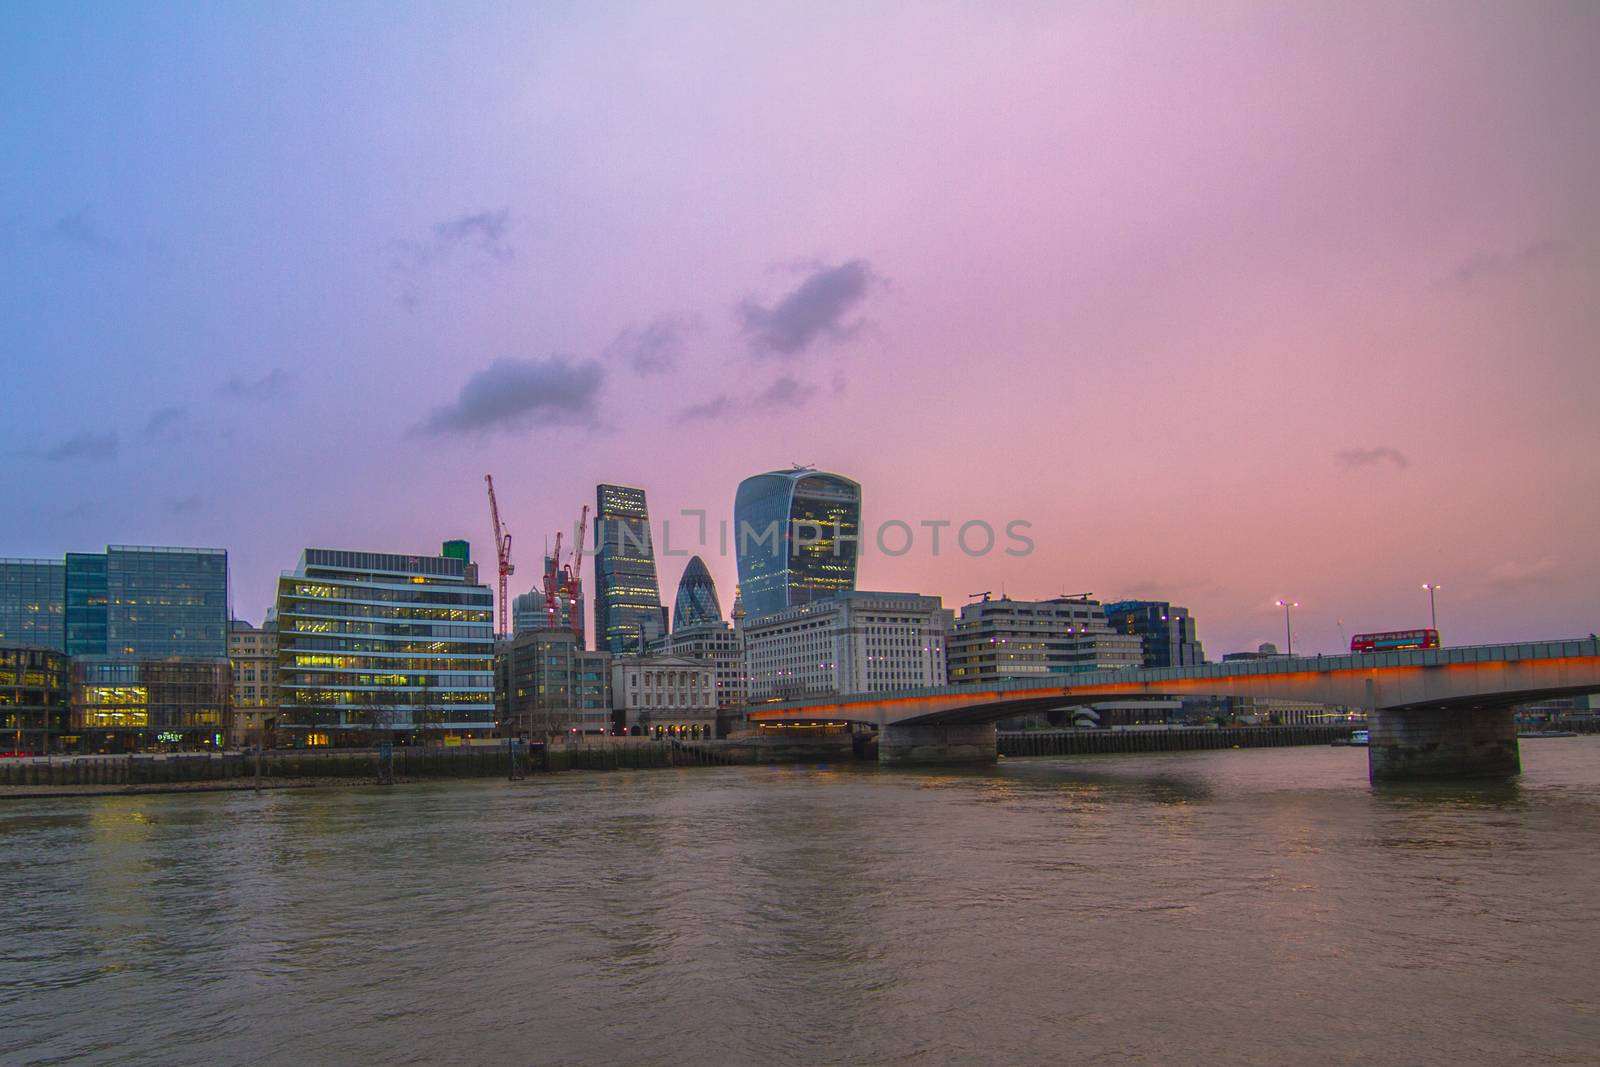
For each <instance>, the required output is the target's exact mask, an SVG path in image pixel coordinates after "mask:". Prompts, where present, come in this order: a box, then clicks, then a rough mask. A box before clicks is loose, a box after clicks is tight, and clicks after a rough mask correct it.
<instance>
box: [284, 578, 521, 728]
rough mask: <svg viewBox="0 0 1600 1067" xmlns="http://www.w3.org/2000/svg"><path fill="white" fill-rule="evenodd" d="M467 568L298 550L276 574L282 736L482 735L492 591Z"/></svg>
mask: <svg viewBox="0 0 1600 1067" xmlns="http://www.w3.org/2000/svg"><path fill="white" fill-rule="evenodd" d="M467 566H468V564H466V563H464V562H463V561H462V560H461V559H459V558H456V557H452V556H442V555H441V556H429V555H415V556H412V555H402V554H399V553H392V552H350V551H340V550H335V549H326V548H308V549H306V550H305V552H303V553H302V554H301V556H300V562H299V565H298V566H297V567H296V568H295V570H294V571H292V572H289V573H286V574H284V575H283V576H282V577H280V578H279V579H278V600H277V617H278V689H279V721H278V729H279V732H280V735H281V734H283V733H285V732H287V733H288V735H289V736H290V737H292V738H293V739H294V740H295V741H296V742H297V743H299V744H306V745H365V744H370V743H372V742H374V741H381V740H386V739H390V738H393V739H394V740H396V741H398V742H399V743H409V744H428V743H438V742H440V741H445V742H448V741H450V740H451V739H457V740H459V739H462V738H470V737H487V736H489V735H491V734H492V733H493V732H494V729H495V707H494V617H493V616H494V594H493V593H492V592H490V590H489V589H488V587H487V586H484V585H480V584H478V583H476V582H469V581H468V580H467V575H466V568H467Z"/></svg>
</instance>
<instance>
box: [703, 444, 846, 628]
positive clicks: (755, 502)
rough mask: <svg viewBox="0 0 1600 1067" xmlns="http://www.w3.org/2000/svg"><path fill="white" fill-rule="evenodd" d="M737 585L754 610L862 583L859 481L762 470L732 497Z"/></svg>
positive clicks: (759, 611)
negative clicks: (858, 576) (858, 563)
mask: <svg viewBox="0 0 1600 1067" xmlns="http://www.w3.org/2000/svg"><path fill="white" fill-rule="evenodd" d="M733 524H734V551H735V554H736V555H737V557H738V561H739V588H740V590H741V592H742V593H743V596H744V604H745V607H746V609H747V610H748V611H749V612H750V614H751V615H752V616H756V615H767V614H770V613H772V612H774V611H783V610H785V609H787V608H793V607H799V606H800V605H802V604H809V603H811V602H812V601H814V600H822V599H825V598H827V597H831V596H833V595H834V594H836V593H841V592H847V591H849V590H851V589H854V588H855V587H856V560H857V559H858V558H859V556H860V554H861V542H860V540H859V537H860V533H861V486H860V485H858V484H856V483H855V482H853V481H851V480H850V479H849V478H844V477H841V476H840V475H837V474H825V473H823V472H821V471H817V470H812V469H811V468H809V467H796V468H794V469H792V470H786V471H772V472H770V473H767V474H757V475H754V476H753V477H750V478H746V479H745V480H744V481H742V482H740V483H739V491H738V493H737V495H736V496H735V497H734V502H733Z"/></svg>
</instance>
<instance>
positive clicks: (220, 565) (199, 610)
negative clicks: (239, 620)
mask: <svg viewBox="0 0 1600 1067" xmlns="http://www.w3.org/2000/svg"><path fill="white" fill-rule="evenodd" d="M106 651H107V653H109V654H110V655H113V656H139V657H148V658H161V659H166V658H170V657H183V658H188V659H210V658H223V657H226V656H227V654H228V554H227V553H226V552H224V551H222V550H220V549H214V548H135V547H131V546H127V545H111V546H110V547H109V548H107V549H106Z"/></svg>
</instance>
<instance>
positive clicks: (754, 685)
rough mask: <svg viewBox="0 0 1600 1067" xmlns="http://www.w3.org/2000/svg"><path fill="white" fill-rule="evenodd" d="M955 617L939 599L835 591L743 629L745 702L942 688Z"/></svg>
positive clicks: (759, 618) (757, 617)
mask: <svg viewBox="0 0 1600 1067" xmlns="http://www.w3.org/2000/svg"><path fill="white" fill-rule="evenodd" d="M951 621H952V613H951V611H950V610H949V609H948V608H945V607H943V606H942V605H941V603H940V600H939V598H938V597H933V596H919V595H918V594H916V593H881V592H867V591H862V590H850V591H845V592H840V593H838V594H836V595H834V596H832V597H830V598H828V599H825V600H815V601H812V602H810V603H808V604H802V605H800V606H799V607H794V608H789V609H787V610H785V611H778V612H772V613H769V614H765V615H751V616H750V617H748V618H746V619H745V620H744V625H743V627H742V628H741V629H742V633H743V637H744V649H745V675H746V678H747V684H748V685H749V699H750V700H751V701H752V702H755V701H763V700H786V699H790V698H793V697H800V696H806V695H810V694H814V693H875V692H884V691H887V690H893V689H912V688H920V687H923V686H936V685H944V684H945V682H946V678H947V674H946V668H945V642H946V640H947V639H948V637H949V634H950V629H951Z"/></svg>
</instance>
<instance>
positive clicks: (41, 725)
mask: <svg viewBox="0 0 1600 1067" xmlns="http://www.w3.org/2000/svg"><path fill="white" fill-rule="evenodd" d="M69 677H70V675H69V673H68V661H67V656H66V653H64V652H62V651H60V650H59V649H53V648H44V647H41V646H39V645H37V644H26V645H20V644H9V643H8V644H4V645H0V752H15V753H26V754H28V755H30V756H43V755H47V754H49V753H52V752H60V751H62V749H63V747H65V743H64V742H63V738H64V737H66V736H67V734H68V732H69V730H70V725H71V720H70V710H69V706H68V700H69V688H68V679H69Z"/></svg>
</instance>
